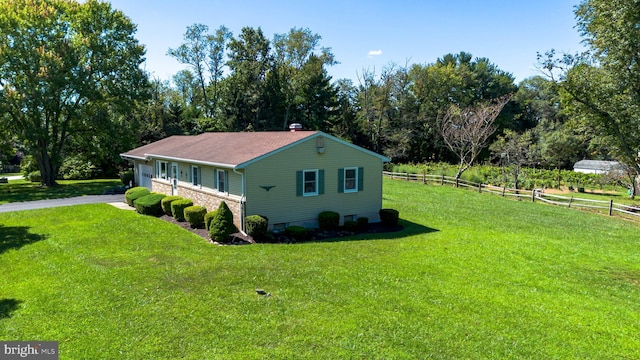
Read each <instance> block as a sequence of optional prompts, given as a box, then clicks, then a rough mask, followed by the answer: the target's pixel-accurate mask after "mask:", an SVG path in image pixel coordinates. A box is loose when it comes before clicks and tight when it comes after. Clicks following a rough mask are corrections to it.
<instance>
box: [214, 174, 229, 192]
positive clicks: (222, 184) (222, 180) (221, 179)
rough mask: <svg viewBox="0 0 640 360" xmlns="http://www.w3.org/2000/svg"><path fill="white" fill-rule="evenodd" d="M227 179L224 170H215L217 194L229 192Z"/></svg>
mask: <svg viewBox="0 0 640 360" xmlns="http://www.w3.org/2000/svg"><path fill="white" fill-rule="evenodd" d="M227 179H228V175H227V171H226V170H216V188H217V189H218V191H219V192H224V193H226V192H229V188H228V184H227Z"/></svg>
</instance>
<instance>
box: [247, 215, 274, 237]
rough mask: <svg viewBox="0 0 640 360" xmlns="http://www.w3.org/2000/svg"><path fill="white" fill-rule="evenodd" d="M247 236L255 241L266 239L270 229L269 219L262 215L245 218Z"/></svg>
mask: <svg viewBox="0 0 640 360" xmlns="http://www.w3.org/2000/svg"><path fill="white" fill-rule="evenodd" d="M244 224H245V228H246V230H247V234H248V235H249V236H251V237H252V238H253V239H254V240H255V239H264V238H265V237H266V235H267V229H268V228H269V219H267V218H266V217H264V216H260V215H249V216H247V217H246V218H244Z"/></svg>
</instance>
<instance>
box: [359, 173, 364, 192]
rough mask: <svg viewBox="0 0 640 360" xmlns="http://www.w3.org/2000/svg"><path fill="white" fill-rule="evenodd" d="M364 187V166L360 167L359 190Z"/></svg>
mask: <svg viewBox="0 0 640 360" xmlns="http://www.w3.org/2000/svg"><path fill="white" fill-rule="evenodd" d="M362 189H364V168H362V167H359V168H358V191H362Z"/></svg>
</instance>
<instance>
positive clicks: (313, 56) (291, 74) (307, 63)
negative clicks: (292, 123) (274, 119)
mask: <svg viewBox="0 0 640 360" xmlns="http://www.w3.org/2000/svg"><path fill="white" fill-rule="evenodd" d="M321 39H322V37H321V36H320V35H318V34H314V33H313V32H312V31H311V30H310V29H308V28H304V29H300V28H293V29H291V30H290V31H289V32H288V33H286V34H276V35H275V36H274V39H273V47H274V60H275V67H274V70H275V71H278V72H279V73H280V74H279V79H280V80H281V84H282V85H281V91H282V93H283V95H284V98H285V112H284V116H283V125H282V127H283V129H286V128H287V126H288V125H289V120H290V115H291V109H292V108H294V107H295V106H296V105H297V104H299V103H304V102H309V101H312V100H313V99H309V98H307V99H303V98H302V97H303V96H301V93H302V92H304V91H305V90H306V91H307V92H308V91H309V88H310V84H309V81H311V79H312V78H313V77H314V74H317V73H318V72H323V71H325V70H326V69H324V67H325V66H331V65H335V64H336V61H335V58H334V56H333V54H332V53H331V49H330V48H318V47H319V45H320V40H321ZM318 65H320V68H319V69H318ZM325 78H327V76H325ZM318 80H319V79H318ZM306 115H307V116H305V117H308V113H307V114H306ZM295 120H296V121H300V120H301V119H295Z"/></svg>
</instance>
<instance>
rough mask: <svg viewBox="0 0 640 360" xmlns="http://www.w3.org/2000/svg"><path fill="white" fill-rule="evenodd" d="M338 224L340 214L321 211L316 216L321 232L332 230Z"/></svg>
mask: <svg viewBox="0 0 640 360" xmlns="http://www.w3.org/2000/svg"><path fill="white" fill-rule="evenodd" d="M339 224H340V214H338V213H337V212H334V211H323V212H321V213H320V214H319V215H318V226H319V227H320V229H322V230H333V229H336V228H338V225H339Z"/></svg>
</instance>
